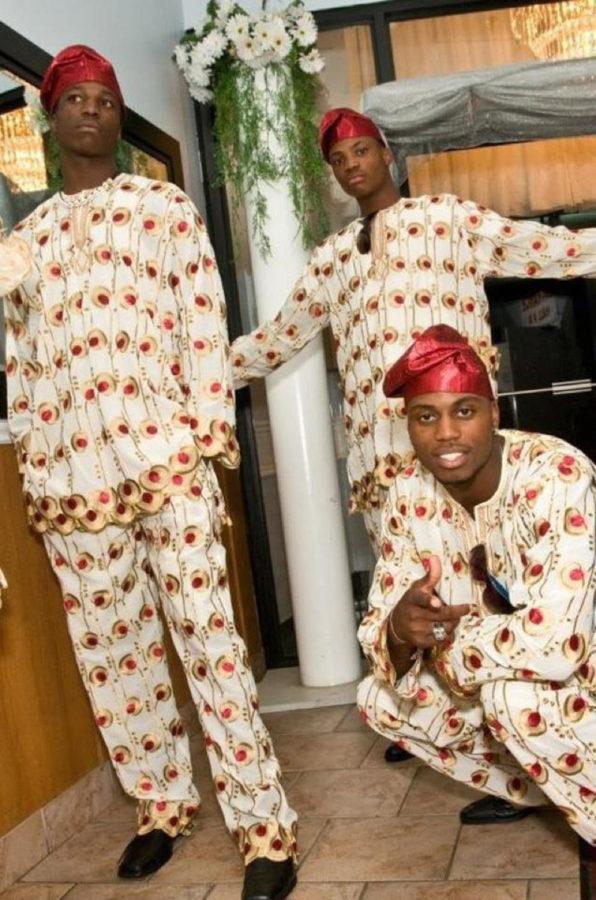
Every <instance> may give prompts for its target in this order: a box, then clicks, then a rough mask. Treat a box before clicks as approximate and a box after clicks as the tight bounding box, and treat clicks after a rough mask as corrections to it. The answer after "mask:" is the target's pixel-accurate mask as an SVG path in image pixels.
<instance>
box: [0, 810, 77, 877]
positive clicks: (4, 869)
mask: <svg viewBox="0 0 596 900" xmlns="http://www.w3.org/2000/svg"><path fill="white" fill-rule="evenodd" d="M47 852H48V846H47V841H46V836H45V831H44V827H43V819H42V817H41V811H38V812H37V813H34V814H33V815H31V816H29V817H28V818H27V819H25V820H24V821H23V822H21V824H20V825H17V826H16V828H13V829H12V830H11V831H9V832H8V834H5V835H4V836H3V837H2V838H0V890H2V889H3V888H5V887H8V886H9V885H11V884H12V883H13V882H14V881H17V880H18V879H19V878H22V876H23V875H24V874H25V873H26V872H28V871H29V869H30V868H31V867H32V866H34V865H35V864H36V863H37V862H38V861H39V860H42V859H43V858H44V856H45V855H46V853H47ZM50 880H51V879H50ZM60 880H62V881H76V878H73V879H70V878H64V879H60Z"/></svg>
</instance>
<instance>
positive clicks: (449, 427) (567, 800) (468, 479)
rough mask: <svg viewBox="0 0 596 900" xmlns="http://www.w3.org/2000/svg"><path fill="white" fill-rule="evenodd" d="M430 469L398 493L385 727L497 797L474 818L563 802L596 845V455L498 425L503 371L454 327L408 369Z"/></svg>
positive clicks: (440, 333)
mask: <svg viewBox="0 0 596 900" xmlns="http://www.w3.org/2000/svg"><path fill="white" fill-rule="evenodd" d="M384 390H385V392H386V393H387V396H389V397H403V398H404V400H405V403H406V414H407V422H408V430H409V434H410V438H411V441H412V445H413V447H414V450H415V452H416V455H417V461H416V462H415V463H413V464H412V465H411V466H409V467H408V468H406V469H405V470H404V472H402V474H401V476H400V478H398V479H396V481H395V482H394V483H393V485H392V486H391V488H390V492H389V497H388V500H387V505H386V508H385V512H384V521H383V533H382V545H381V556H380V558H379V561H378V563H377V567H376V570H375V577H374V584H373V588H372V591H371V596H370V611H369V613H368V615H367V617H366V618H365V620H364V621H363V623H362V625H361V628H360V633H359V637H360V640H361V643H362V646H363V648H364V651H365V653H366V656H367V658H368V660H369V661H370V664H371V666H372V674H371V675H370V676H369V677H368V678H366V679H365V680H364V681H363V682H362V684H361V685H360V687H359V691H358V704H359V707H360V710H361V712H362V715H363V716H364V718H365V720H366V721H367V722H368V723H369V724H370V725H371V727H372V728H374V729H375V731H378V732H379V733H380V734H382V735H384V736H385V737H387V738H390V739H391V740H393V741H397V742H398V743H399V744H400V745H401V746H403V747H404V748H405V749H407V750H409V751H410V752H411V753H413V754H414V755H415V756H418V757H420V758H421V759H422V760H424V762H426V763H428V764H429V765H431V766H432V767H433V768H435V769H437V770H438V771H439V772H443V773H444V774H446V775H449V776H451V777H452V778H455V779H457V780H458V781H462V782H464V783H465V784H468V785H470V786H472V787H476V788H478V789H480V790H482V791H485V792H487V793H488V794H489V795H491V796H488V797H485V798H482V799H481V800H479V801H476V802H475V803H472V804H471V805H470V806H468V807H466V808H465V809H464V810H462V813H461V820H462V822H464V823H467V824H481V823H485V822H506V821H511V820H513V819H519V818H521V817H522V816H525V815H527V814H528V812H530V811H531V808H532V807H535V806H539V805H543V804H544V803H545V802H546V800H547V799H548V800H550V801H551V802H552V803H554V804H555V806H557V807H558V808H559V809H560V810H561V811H562V812H563V813H564V814H565V816H566V818H567V821H568V822H569V824H570V825H571V826H572V828H574V829H575V830H576V831H577V833H578V834H579V835H580V836H581V838H582V839H583V840H584V844H583V850H584V855H585V860H586V863H587V861H588V859H589V856H590V853H593V852H594V845H595V844H596V817H595V809H596V762H595V754H594V750H595V743H594V742H595V738H596V714H595V708H594V700H595V694H596V641H595V638H594V588H595V584H596V550H595V542H594V530H595V509H596V485H595V481H594V477H595V469H594V466H593V465H592V463H591V462H590V461H589V460H588V459H587V458H586V457H585V456H583V454H582V453H580V452H579V451H578V450H576V449H575V448H573V447H571V446H569V445H568V444H566V443H565V442H564V441H562V440H559V439H558V438H554V437H549V436H547V435H542V434H526V433H523V432H518V431H510V430H502V431H499V430H497V425H498V408H497V405H496V403H495V400H494V398H493V393H492V389H491V384H490V381H489V378H488V375H487V372H486V369H485V367H484V365H483V363H482V361H481V359H480V357H478V356H477V355H476V353H475V352H474V350H473V349H472V348H471V347H470V346H469V344H468V343H467V342H466V341H465V340H464V339H463V338H462V337H461V335H459V334H458V332H456V331H455V330H454V329H452V328H450V327H449V326H446V325H438V326H434V327H431V328H429V329H427V330H426V331H425V332H424V333H423V334H422V335H421V336H420V337H419V338H418V339H417V340H416V341H415V342H414V343H413V344H412V345H411V347H410V348H409V349H408V351H406V353H405V354H404V355H403V356H402V357H401V358H400V359H399V360H398V361H397V362H396V363H395V365H394V366H392V367H391V368H390V369H389V371H388V373H387V375H386V377H385V381H384Z"/></svg>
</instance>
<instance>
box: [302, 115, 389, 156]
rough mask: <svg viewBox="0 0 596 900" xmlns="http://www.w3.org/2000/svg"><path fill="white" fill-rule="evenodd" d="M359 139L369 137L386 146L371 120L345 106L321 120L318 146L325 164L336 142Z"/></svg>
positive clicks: (380, 133)
mask: <svg viewBox="0 0 596 900" xmlns="http://www.w3.org/2000/svg"><path fill="white" fill-rule="evenodd" d="M359 137H371V138H374V139H375V140H376V141H378V142H379V143H380V144H382V145H383V146H387V142H386V141H385V138H384V137H383V134H382V132H381V131H380V129H379V128H378V127H377V126H376V125H375V123H374V122H373V120H372V119H369V117H368V116H363V115H362V113H359V112H356V110H354V109H349V108H348V107H347V106H338V107H336V108H335V109H330V110H329V111H328V112H326V113H325V115H324V116H323V118H322V119H321V124H320V125H319V145H320V147H321V153H322V154H323V156H324V158H325V159H326V160H327V162H329V154H330V153H331V149H332V147H333V145H334V144H337V142H338V141H345V140H348V139H349V138H359Z"/></svg>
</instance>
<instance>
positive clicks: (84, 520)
mask: <svg viewBox="0 0 596 900" xmlns="http://www.w3.org/2000/svg"><path fill="white" fill-rule="evenodd" d="M233 443H234V444H235V441H234V442H233ZM236 446H237V445H236ZM233 449H234V448H233V447H232V446H231V444H230V442H228V444H226V445H225V446H221V445H220V446H219V448H217V447H215V446H213V447H212V448H209V449H207V450H204V451H201V452H200V451H199V450H198V449H197V447H196V446H195V445H194V444H189V445H188V446H185V447H181V448H180V449H179V450H178V451H177V452H176V453H174V454H172V456H170V459H169V460H168V465H167V466H163V465H155V466H152V467H151V468H149V469H146V470H145V471H144V472H141V474H140V475H139V478H138V480H137V481H135V480H133V479H131V478H128V479H126V480H124V481H122V482H120V484H119V485H118V486H117V487H116V488H111V487H106V488H103V489H99V490H97V491H94V492H93V494H91V495H89V496H83V495H82V494H71V495H69V496H66V497H50V496H44V497H40V498H38V499H34V498H33V496H32V495H31V494H30V493H27V494H26V495H25V501H26V511H27V519H28V521H29V524H30V525H31V527H32V528H33V530H34V531H36V532H37V533H38V534H45V533H47V532H52V531H57V532H59V533H60V534H63V535H68V534H72V533H73V532H74V531H84V532H89V533H92V534H95V533H97V532H100V531H102V530H103V529H104V528H105V527H106V526H107V525H120V526H126V525H130V524H132V523H133V522H135V521H136V520H137V519H139V518H146V517H147V516H152V515H154V514H155V513H157V512H159V511H160V510H161V509H162V508H163V507H164V506H165V504H166V503H168V502H169V500H170V498H171V497H175V496H190V497H193V496H194V497H196V498H197V499H198V498H199V497H200V496H201V493H202V489H203V484H204V483H205V481H208V483H209V484H210V487H211V489H212V491H213V493H214V495H215V504H216V506H217V507H218V510H219V512H220V518H221V521H222V523H224V524H230V520H229V518H228V516H227V514H226V511H225V503H224V499H223V494H222V493H221V490H220V489H219V486H218V485H217V480H216V478H215V476H213V478H210V477H209V476H206V475H205V466H204V463H205V461H206V460H209V461H211V460H214V459H218V460H219V461H221V462H223V463H224V464H225V465H228V466H229V467H230V468H233V467H235V466H237V465H238V463H239V452H238V451H236V452H233ZM210 451H212V452H210ZM224 460H225V462H224ZM202 464H203V465H202Z"/></svg>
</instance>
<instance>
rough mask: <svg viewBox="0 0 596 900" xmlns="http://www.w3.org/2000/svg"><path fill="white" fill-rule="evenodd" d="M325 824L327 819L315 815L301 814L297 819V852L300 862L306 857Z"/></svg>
mask: <svg viewBox="0 0 596 900" xmlns="http://www.w3.org/2000/svg"><path fill="white" fill-rule="evenodd" d="M326 824H327V819H320V818H317V817H316V816H301V817H300V818H299V819H298V852H299V853H300V861H301V864H302V863H303V862H304V861H305V860H306V859H307V857H308V854H309V853H310V851H311V850H312V848H313V846H314V845H315V843H316V840H317V838H318V837H319V835H320V834H321V832H322V831H323V828H324V827H325V825H326Z"/></svg>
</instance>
